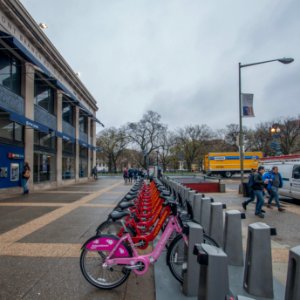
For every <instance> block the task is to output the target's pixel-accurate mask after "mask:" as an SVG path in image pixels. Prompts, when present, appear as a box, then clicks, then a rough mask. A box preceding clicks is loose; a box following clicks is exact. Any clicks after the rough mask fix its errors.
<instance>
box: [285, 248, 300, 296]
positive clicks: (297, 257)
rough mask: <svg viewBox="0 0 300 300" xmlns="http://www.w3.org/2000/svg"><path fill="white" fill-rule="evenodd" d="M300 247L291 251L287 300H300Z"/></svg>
mask: <svg viewBox="0 0 300 300" xmlns="http://www.w3.org/2000/svg"><path fill="white" fill-rule="evenodd" d="M299 282H300V245H299V246H296V247H294V248H292V249H290V255H289V265H288V274H287V279H286V288H285V297H284V299H285V300H299V299H300V286H299Z"/></svg>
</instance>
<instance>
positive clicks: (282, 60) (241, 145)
mask: <svg viewBox="0 0 300 300" xmlns="http://www.w3.org/2000/svg"><path fill="white" fill-rule="evenodd" d="M274 61H279V62H280V63H282V64H290V63H292V62H293V61H294V59H293V58H286V57H283V58H277V59H271V60H265V61H260V62H255V63H251V64H241V63H239V127H240V130H239V133H240V135H239V148H240V149H239V151H240V169H241V191H242V193H243V192H244V190H243V189H244V186H243V183H244V149H243V148H244V133H243V113H242V79H241V69H242V68H245V67H251V66H255V65H261V64H266V63H270V62H274Z"/></svg>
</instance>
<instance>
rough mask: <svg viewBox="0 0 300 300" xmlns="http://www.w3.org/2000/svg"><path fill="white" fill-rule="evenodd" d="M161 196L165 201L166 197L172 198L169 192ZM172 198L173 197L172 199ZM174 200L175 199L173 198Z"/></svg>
mask: <svg viewBox="0 0 300 300" xmlns="http://www.w3.org/2000/svg"><path fill="white" fill-rule="evenodd" d="M159 196H160V197H161V198H163V199H165V198H166V197H171V193H170V192H167V191H164V192H162V193H160V194H159ZM171 198H172V197H171ZM172 199H173V198H172Z"/></svg>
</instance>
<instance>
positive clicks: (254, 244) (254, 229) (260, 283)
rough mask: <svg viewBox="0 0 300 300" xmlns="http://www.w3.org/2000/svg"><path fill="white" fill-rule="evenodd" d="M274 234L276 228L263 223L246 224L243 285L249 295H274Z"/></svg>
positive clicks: (270, 296) (267, 296)
mask: <svg viewBox="0 0 300 300" xmlns="http://www.w3.org/2000/svg"><path fill="white" fill-rule="evenodd" d="M275 234H276V230H275V229H273V228H271V227H270V226H268V225H267V224H265V223H261V222H257V223H253V224H250V225H249V226H248V240H247V250H246V261H245V269H244V281H243V286H244V289H245V290H246V291H247V292H248V293H249V294H251V295H254V296H258V297H266V298H273V297H274V292H273V271H272V252H271V235H275Z"/></svg>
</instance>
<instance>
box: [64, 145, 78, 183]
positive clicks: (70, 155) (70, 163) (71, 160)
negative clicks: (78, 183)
mask: <svg viewBox="0 0 300 300" xmlns="http://www.w3.org/2000/svg"><path fill="white" fill-rule="evenodd" d="M73 178H75V144H74V143H72V142H70V141H65V140H63V141H62V179H64V180H65V179H73Z"/></svg>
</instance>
